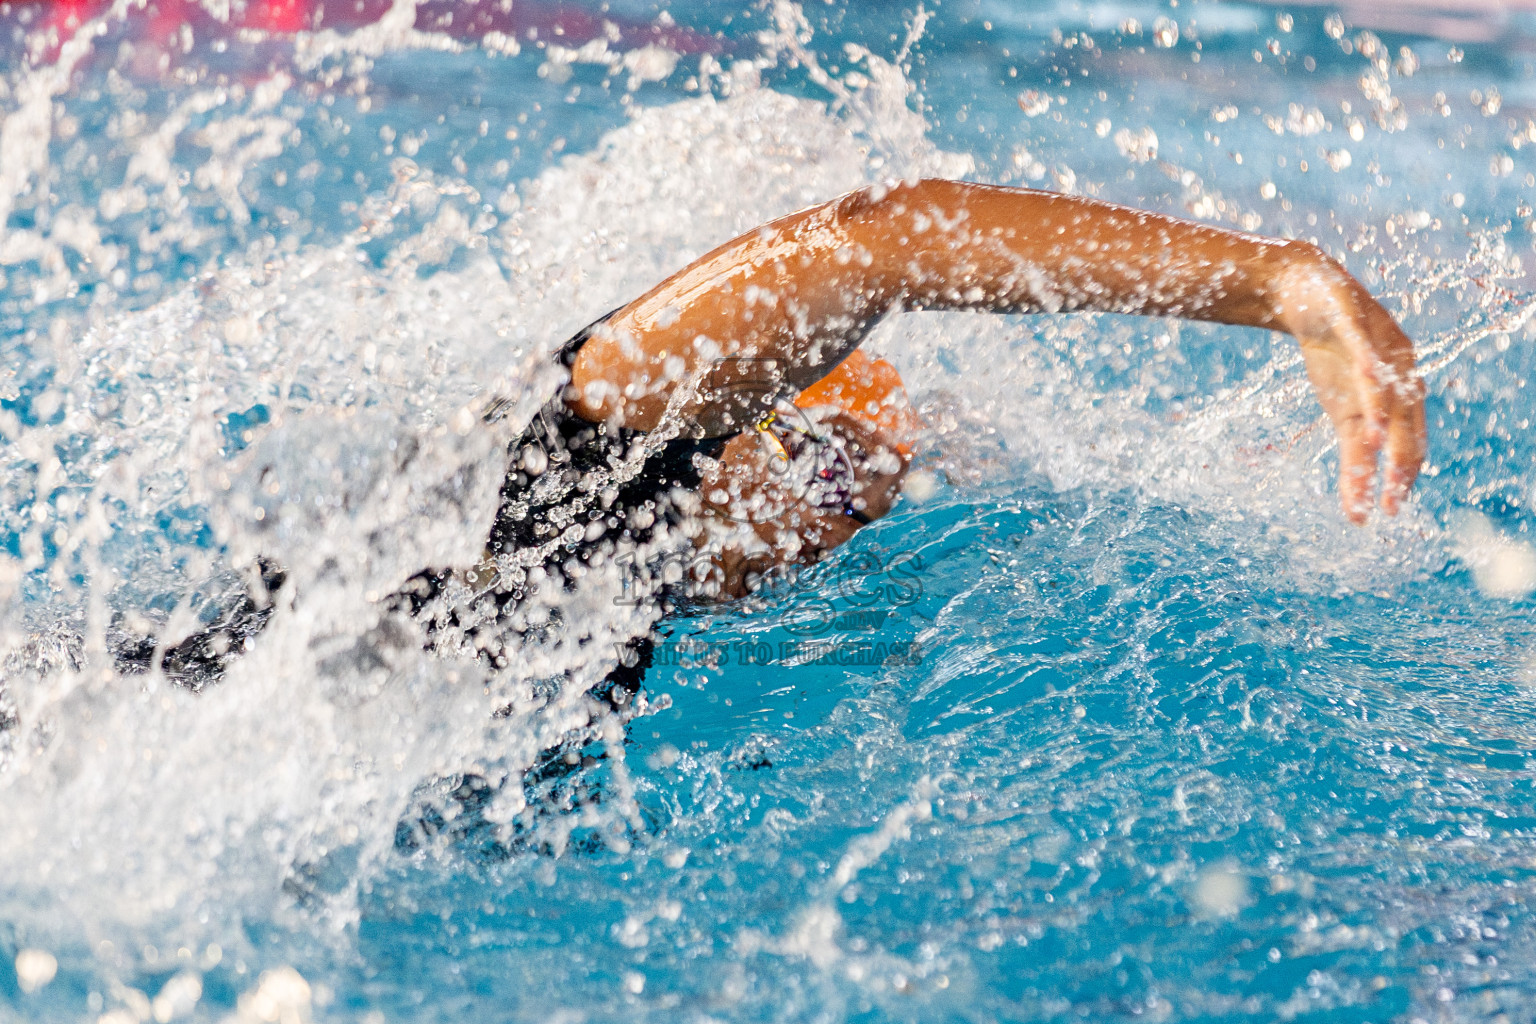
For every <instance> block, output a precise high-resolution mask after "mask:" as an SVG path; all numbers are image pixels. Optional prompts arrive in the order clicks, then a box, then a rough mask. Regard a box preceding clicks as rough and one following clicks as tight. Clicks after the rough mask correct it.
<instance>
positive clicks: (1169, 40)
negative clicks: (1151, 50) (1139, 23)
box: [1152, 18, 1179, 49]
mask: <svg viewBox="0 0 1536 1024" xmlns="http://www.w3.org/2000/svg"><path fill="white" fill-rule="evenodd" d="M1152 41H1153V42H1154V43H1156V44H1157V45H1158V46H1161V47H1163V48H1164V49H1167V48H1168V47H1170V46H1172V45H1174V44H1175V43H1177V42H1178V41H1179V26H1178V23H1177V22H1175V21H1174V20H1173V19H1172V18H1158V19H1157V20H1156V21H1155V22H1153V23H1152Z"/></svg>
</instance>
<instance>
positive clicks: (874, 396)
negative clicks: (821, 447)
mask: <svg viewBox="0 0 1536 1024" xmlns="http://www.w3.org/2000/svg"><path fill="white" fill-rule="evenodd" d="M795 404H796V405H797V406H799V407H800V408H802V409H808V408H810V407H812V406H817V405H831V406H836V407H837V408H838V409H841V410H842V411H843V412H846V413H847V414H848V415H850V416H855V417H857V418H859V419H861V420H863V421H864V422H866V423H868V424H870V425H871V426H873V427H875V428H876V429H878V430H879V431H880V433H881V435H882V436H884V437H887V438H889V439H890V440H891V441H892V442H893V443H894V444H895V446H896V450H897V451H898V452H900V453H901V454H902V455H911V454H912V437H913V436H914V435H915V434H916V433H917V431H918V430H919V428H921V426H922V422H921V421H920V420H919V419H918V418H917V413H916V412H914V411H913V409H912V402H911V400H910V399H908V398H907V391H906V389H905V388H904V387H902V385H901V375H900V374H898V373H897V372H896V367H894V366H892V365H891V364H890V363H888V362H886V361H885V360H884V359H871V358H869V356H867V355H865V354H864V353H863V352H861V351H860V350H858V349H854V350H853V352H851V353H850V354H849V355H848V358H846V359H844V360H843V361H842V362H841V363H838V364H837V367H836V368H835V369H834V370H833V371H832V372H831V373H829V374H827V375H826V376H825V377H823V378H821V380H819V381H817V382H816V383H815V384H812V385H811V386H810V387H808V388H806V389H805V390H804V391H802V392H800V395H799V397H798V398H796V399H795Z"/></svg>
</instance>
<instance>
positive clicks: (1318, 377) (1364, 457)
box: [1300, 337, 1383, 525]
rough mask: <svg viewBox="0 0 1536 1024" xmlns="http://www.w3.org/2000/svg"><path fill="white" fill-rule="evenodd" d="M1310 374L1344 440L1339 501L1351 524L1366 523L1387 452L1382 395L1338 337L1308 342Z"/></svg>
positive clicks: (1341, 442) (1304, 347)
mask: <svg viewBox="0 0 1536 1024" xmlns="http://www.w3.org/2000/svg"><path fill="white" fill-rule="evenodd" d="M1300 340H1301V343H1302V352H1303V354H1304V355H1305V357H1306V362H1307V375H1308V376H1310V377H1311V378H1312V385H1313V388H1314V389H1315V390H1316V392H1317V398H1318V401H1319V402H1321V403H1322V406H1323V411H1324V412H1326V413H1327V414H1328V419H1329V420H1331V421H1332V422H1333V429H1334V433H1335V434H1337V435H1338V439H1339V501H1340V503H1341V504H1342V505H1343V506H1344V514H1345V515H1346V516H1348V517H1349V520H1350V522H1352V523H1355V524H1357V525H1358V524H1360V523H1363V522H1365V519H1366V516H1367V515H1369V514H1370V510H1371V478H1372V477H1373V476H1375V474H1376V456H1377V453H1378V452H1380V451H1381V445H1382V440H1383V430H1382V428H1381V424H1380V421H1379V417H1380V416H1381V415H1382V412H1381V404H1382V400H1381V396H1380V394H1379V392H1377V391H1376V389H1374V388H1372V387H1370V384H1371V383H1373V382H1374V377H1369V378H1368V379H1365V380H1363V379H1362V374H1361V369H1360V365H1361V364H1360V361H1359V360H1358V359H1357V358H1356V356H1355V355H1354V354H1353V353H1350V352H1348V351H1347V350H1346V349H1345V347H1344V346H1341V345H1339V344H1338V341H1339V339H1338V338H1336V337H1335V338H1331V339H1329V341H1326V342H1323V343H1318V342H1317V341H1315V340H1313V339H1308V338H1302V339H1300Z"/></svg>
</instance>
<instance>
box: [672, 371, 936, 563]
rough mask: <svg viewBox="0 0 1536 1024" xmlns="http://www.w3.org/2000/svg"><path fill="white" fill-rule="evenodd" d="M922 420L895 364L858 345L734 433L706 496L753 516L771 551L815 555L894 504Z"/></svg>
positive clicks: (804, 557) (726, 513) (802, 557)
mask: <svg viewBox="0 0 1536 1024" xmlns="http://www.w3.org/2000/svg"><path fill="white" fill-rule="evenodd" d="M917 429H918V420H917V416H916V414H915V413H914V412H913V410H912V407H911V403H910V402H909V401H908V400H907V396H906V392H905V391H904V390H903V388H902V386H901V378H900V377H899V376H898V375H897V373H896V369H895V368H894V367H893V366H891V365H890V364H889V363H886V362H884V361H882V360H873V359H869V358H868V357H867V356H864V355H863V354H862V353H860V352H855V353H854V354H853V355H852V356H850V357H849V358H848V359H847V360H844V362H843V363H842V364H840V365H839V366H838V367H837V369H836V370H834V371H833V372H832V373H831V374H829V375H828V376H827V377H826V378H824V379H823V380H821V381H819V382H818V383H817V384H815V385H813V386H812V387H810V388H807V389H806V390H805V391H804V392H802V393H801V395H800V397H799V398H798V399H797V400H796V401H795V403H794V404H793V406H788V407H781V408H780V409H779V410H778V411H777V412H776V413H775V414H772V415H770V416H768V417H766V418H765V419H764V421H763V422H762V423H761V424H760V425H759V428H758V429H757V430H755V431H747V432H744V433H742V434H740V435H738V436H737V437H735V438H733V439H732V440H731V441H730V443H728V444H727V445H726V448H725V450H724V451H723V452H722V453H721V456H720V460H719V468H718V470H717V471H716V472H714V473H712V474H710V476H709V477H708V478H706V480H705V481H704V487H703V493H702V497H703V500H704V503H705V505H706V506H707V507H708V508H710V509H711V510H712V511H713V512H715V513H716V514H718V515H721V516H723V517H725V518H728V519H732V520H735V521H736V522H738V523H743V524H747V525H750V526H751V528H752V530H753V532H754V533H755V534H756V537H757V538H758V540H759V541H760V542H761V543H762V544H763V545H765V546H766V548H767V549H769V550H770V551H771V555H770V557H769V561H772V562H777V563H779V564H793V563H808V562H814V561H816V560H817V559H818V558H819V557H820V556H821V554H822V553H823V552H825V551H828V550H830V549H832V548H834V547H836V546H838V545H839V544H842V543H843V542H844V541H846V540H848V539H849V538H850V537H852V536H853V534H854V533H855V532H856V531H857V530H858V529H859V527H860V526H862V525H864V524H866V523H868V522H871V521H873V520H875V519H879V518H880V517H881V516H883V515H885V514H886V513H887V512H889V511H890V509H891V506H892V505H894V504H895V502H896V499H897V497H898V496H899V495H900V493H901V485H902V481H903V479H904V478H905V476H906V473H907V467H908V465H909V464H910V462H911V451H912V441H913V438H914V437H915V434H916V432H917ZM761 555H762V553H761V552H760V553H759V557H757V558H756V559H755V561H756V562H761V561H762V558H761ZM730 575H731V573H730V571H729V569H727V576H730ZM740 589H741V588H740V587H739V586H735V585H732V586H728V588H727V590H728V591H729V592H740Z"/></svg>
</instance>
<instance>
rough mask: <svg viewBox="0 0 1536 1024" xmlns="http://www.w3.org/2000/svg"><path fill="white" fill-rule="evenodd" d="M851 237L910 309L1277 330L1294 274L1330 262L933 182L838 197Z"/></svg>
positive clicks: (1186, 225) (1281, 248) (1171, 223)
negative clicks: (1074, 314)
mask: <svg viewBox="0 0 1536 1024" xmlns="http://www.w3.org/2000/svg"><path fill="white" fill-rule="evenodd" d="M842 205H843V208H844V209H845V210H846V211H847V212H846V215H845V219H846V222H847V231H848V234H849V236H850V238H851V239H852V240H853V242H854V243H855V244H856V245H857V246H859V247H860V248H861V249H863V250H865V251H867V252H868V253H869V256H870V265H871V267H872V268H878V274H877V276H878V279H879V282H878V283H879V287H880V290H881V293H882V295H883V296H885V297H886V299H887V301H888V302H890V303H892V304H898V303H899V305H900V306H901V308H905V309H974V310H986V311H992V312H1017V313H1032V312H1064V311H1071V310H1100V311H1105V312H1116V313H1134V314H1140V315H1152V316H1177V317H1182V318H1185V319H1194V320H1212V321H1217V322H1220V323H1230V324H1237V325H1241V326H1247V327H1265V328H1281V329H1283V325H1282V323H1281V320H1280V311H1279V310H1278V309H1277V306H1276V302H1275V294H1274V291H1273V289H1272V287H1271V285H1272V282H1273V281H1274V280H1275V278H1276V277H1277V275H1279V274H1280V273H1281V272H1282V271H1283V270H1284V268H1285V267H1286V266H1288V265H1292V264H1297V263H1305V264H1323V263H1327V262H1329V261H1328V260H1327V257H1325V256H1323V254H1322V253H1320V252H1319V251H1318V250H1317V249H1316V248H1315V247H1313V246H1310V245H1307V244H1306V243H1297V242H1285V241H1279V240H1274V239H1266V238H1259V237H1257V236H1254V235H1248V234H1243V233H1241V232H1236V231H1228V230H1224V229H1221V228H1214V227H1210V226H1207V225H1204V224H1197V223H1194V222H1191V221H1187V220H1180V219H1178V218H1175V217H1167V216H1164V215H1161V214H1156V213H1148V212H1146V211H1142V210H1133V209H1129V208H1127V207H1123V206H1116V205H1114V204H1111V203H1104V202H1099V201H1097V200H1093V199H1085V198H1081V197H1076V196H1063V195H1057V194H1055V193H1050V192H1038V191H1034V190H1031V189H1015V188H1004V187H1001V186H995V185H979V184H974V183H970V182H957V181H942V180H926V181H920V182H917V183H916V184H913V185H902V186H897V187H895V188H893V189H890V190H887V191H882V190H874V189H866V190H863V191H862V192H859V193H855V194H854V195H852V196H850V197H848V198H847V199H845V200H844V201H843V204H842Z"/></svg>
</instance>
